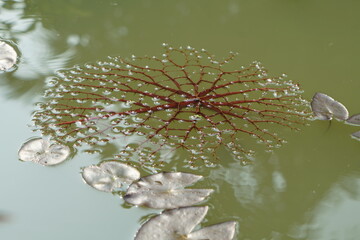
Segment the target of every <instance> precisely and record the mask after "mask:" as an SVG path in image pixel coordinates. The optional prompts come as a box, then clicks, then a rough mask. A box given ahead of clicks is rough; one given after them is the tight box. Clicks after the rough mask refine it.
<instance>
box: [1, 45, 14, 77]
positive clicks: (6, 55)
mask: <svg viewBox="0 0 360 240" xmlns="http://www.w3.org/2000/svg"><path fill="white" fill-rule="evenodd" d="M16 59H17V53H16V51H15V50H14V48H13V47H11V46H10V45H9V44H7V43H5V42H3V41H0V71H6V70H8V69H10V68H11V67H12V66H13V65H14V64H15V63H16Z"/></svg>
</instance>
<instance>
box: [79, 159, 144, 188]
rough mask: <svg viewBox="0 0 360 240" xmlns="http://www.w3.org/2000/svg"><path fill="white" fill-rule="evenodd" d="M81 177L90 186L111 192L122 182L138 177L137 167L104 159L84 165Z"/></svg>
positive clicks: (130, 181)
mask: <svg viewBox="0 0 360 240" xmlns="http://www.w3.org/2000/svg"><path fill="white" fill-rule="evenodd" d="M82 178H83V179H84V181H85V182H86V183H87V184H88V185H90V186H91V187H93V188H95V189H97V190H100V191H104V192H113V191H114V190H116V189H117V188H120V187H121V186H122V185H123V183H127V184H130V183H132V182H133V181H135V180H136V179H139V178H140V173H139V171H138V170H137V169H135V168H133V167H131V166H129V165H126V164H124V163H121V162H118V161H106V162H102V163H101V164H100V165H98V166H96V165H92V166H88V167H85V168H84V169H83V171H82Z"/></svg>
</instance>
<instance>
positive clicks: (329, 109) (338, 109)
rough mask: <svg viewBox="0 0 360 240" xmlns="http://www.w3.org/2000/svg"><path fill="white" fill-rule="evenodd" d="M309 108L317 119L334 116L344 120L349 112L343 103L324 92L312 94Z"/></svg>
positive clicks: (327, 118)
mask: <svg viewBox="0 0 360 240" xmlns="http://www.w3.org/2000/svg"><path fill="white" fill-rule="evenodd" d="M311 108H312V110H313V112H314V114H315V116H316V118H317V119H319V120H331V119H332V118H335V119H337V120H341V121H344V120H346V119H347V118H348V117H349V112H348V110H347V109H346V107H345V106H344V105H343V104H341V103H340V102H338V101H336V100H334V99H333V98H332V97H330V96H328V95H326V94H324V93H316V94H315V95H314V97H313V99H312V102H311Z"/></svg>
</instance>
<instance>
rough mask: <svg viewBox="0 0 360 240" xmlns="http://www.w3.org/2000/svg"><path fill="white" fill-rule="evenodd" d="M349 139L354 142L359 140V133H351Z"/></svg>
mask: <svg viewBox="0 0 360 240" xmlns="http://www.w3.org/2000/svg"><path fill="white" fill-rule="evenodd" d="M351 137H352V138H354V139H356V140H360V131H357V132H354V133H352V134H351Z"/></svg>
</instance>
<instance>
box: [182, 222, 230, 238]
mask: <svg viewBox="0 0 360 240" xmlns="http://www.w3.org/2000/svg"><path fill="white" fill-rule="evenodd" d="M235 227H236V222H234V221H229V222H224V223H219V224H215V225H212V226H208V227H205V228H203V229H200V230H197V231H195V232H192V233H190V234H188V235H187V239H188V240H204V239H206V240H220V239H221V240H231V239H233V238H234V235H235Z"/></svg>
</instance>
